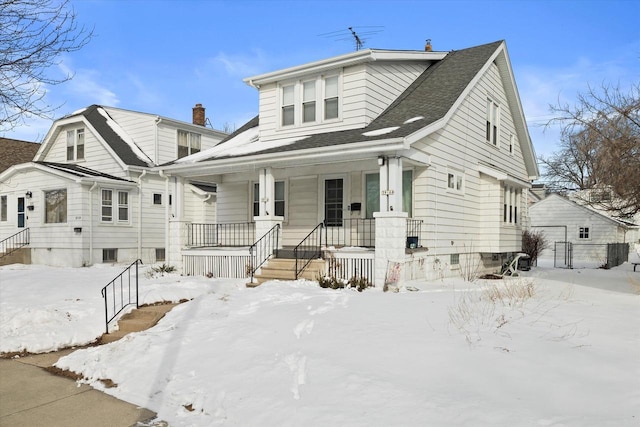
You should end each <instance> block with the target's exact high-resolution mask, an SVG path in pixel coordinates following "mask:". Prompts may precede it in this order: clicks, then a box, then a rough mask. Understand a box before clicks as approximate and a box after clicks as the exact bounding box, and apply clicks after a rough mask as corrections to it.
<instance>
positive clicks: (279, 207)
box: [253, 181, 286, 217]
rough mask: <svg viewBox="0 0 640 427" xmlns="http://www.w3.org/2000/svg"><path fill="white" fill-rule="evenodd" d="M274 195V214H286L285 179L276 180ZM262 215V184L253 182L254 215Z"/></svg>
mask: <svg viewBox="0 0 640 427" xmlns="http://www.w3.org/2000/svg"><path fill="white" fill-rule="evenodd" d="M274 184H275V188H274V195H273V205H274V209H275V212H274V215H276V216H282V217H283V216H284V213H285V209H284V207H285V194H286V191H285V183H284V181H276V182H275V183H274ZM259 215H260V184H258V183H257V182H255V183H254V184H253V216H259Z"/></svg>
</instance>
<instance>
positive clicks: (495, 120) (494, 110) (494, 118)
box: [486, 99, 500, 147]
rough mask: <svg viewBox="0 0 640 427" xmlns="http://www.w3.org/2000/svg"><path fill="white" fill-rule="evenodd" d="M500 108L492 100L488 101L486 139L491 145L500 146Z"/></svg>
mask: <svg viewBox="0 0 640 427" xmlns="http://www.w3.org/2000/svg"><path fill="white" fill-rule="evenodd" d="M499 122H500V107H499V106H498V104H497V103H495V102H494V101H493V100H491V99H487V129H486V139H487V142H488V143H489V144H493V145H495V146H496V147H497V146H498V141H499V127H498V126H499Z"/></svg>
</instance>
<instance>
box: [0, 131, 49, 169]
mask: <svg viewBox="0 0 640 427" xmlns="http://www.w3.org/2000/svg"><path fill="white" fill-rule="evenodd" d="M39 148H40V144H38V143H35V142H28V141H20V140H19V139H10V138H0V173H2V172H4V171H5V170H7V169H9V168H10V167H11V166H13V165H18V164H20V163H26V162H30V161H31V160H33V158H34V157H35V155H36V153H37V152H38V149H39Z"/></svg>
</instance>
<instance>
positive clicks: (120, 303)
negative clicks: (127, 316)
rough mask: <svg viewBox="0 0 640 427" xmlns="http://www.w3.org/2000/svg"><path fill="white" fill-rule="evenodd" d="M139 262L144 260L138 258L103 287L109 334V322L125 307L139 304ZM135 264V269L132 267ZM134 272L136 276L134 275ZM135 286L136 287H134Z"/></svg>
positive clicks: (106, 324)
mask: <svg viewBox="0 0 640 427" xmlns="http://www.w3.org/2000/svg"><path fill="white" fill-rule="evenodd" d="M138 264H142V260H140V259H137V260H135V261H134V262H133V263H131V265H129V267H127V268H125V269H124V271H123V272H122V273H120V274H118V275H117V276H116V278H115V279H113V280H112V281H111V282H109V283H107V285H106V286H105V287H104V288H102V291H101V293H102V298H103V299H104V319H105V327H106V330H107V334H108V333H109V322H111V321H112V320H113V319H114V318H115V317H116V316H117V315H118V314H120V312H121V311H122V310H124V308H125V307H127V306H129V305H132V304H135V305H136V308H138V307H139V305H138ZM134 266H135V269H132V267H134ZM132 274H134V275H135V277H132ZM132 286H134V289H132Z"/></svg>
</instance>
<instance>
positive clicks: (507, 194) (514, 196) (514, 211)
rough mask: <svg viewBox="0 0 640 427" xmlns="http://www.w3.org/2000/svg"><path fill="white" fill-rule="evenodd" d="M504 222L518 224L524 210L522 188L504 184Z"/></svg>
mask: <svg viewBox="0 0 640 427" xmlns="http://www.w3.org/2000/svg"><path fill="white" fill-rule="evenodd" d="M501 197H502V222H503V223H504V224H511V225H518V224H519V223H520V219H521V218H520V217H521V216H522V210H521V209H520V202H521V200H522V189H521V188H519V187H514V186H510V185H506V184H505V185H503V186H502V196H501Z"/></svg>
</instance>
